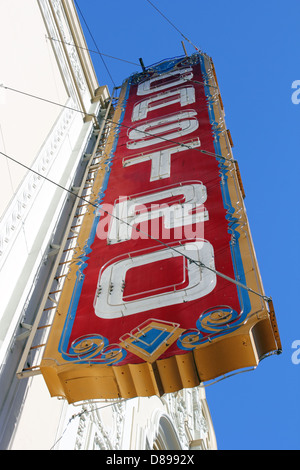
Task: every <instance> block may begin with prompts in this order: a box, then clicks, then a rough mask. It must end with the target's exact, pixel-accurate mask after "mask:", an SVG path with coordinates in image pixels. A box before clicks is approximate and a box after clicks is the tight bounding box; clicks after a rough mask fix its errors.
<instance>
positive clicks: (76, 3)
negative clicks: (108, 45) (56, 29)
mask: <svg viewBox="0 0 300 470" xmlns="http://www.w3.org/2000/svg"><path fill="white" fill-rule="evenodd" d="M74 3H75V5H76V7H77V9H78V11H79V13H80V15H81V16H82V19H83V22H84V24H85V26H86V28H87V30H88V32H89V34H90V36H91V38H92V41H93V43H94V44H95V46H96V49H97V51H98V53H99V55H100V57H101V60H102V62H103V65H104V67H105V69H106V71H107V73H108V75H109V77H110V79H111V81H112V83H113V85H114V86H116V84H115V82H114V79H113V77H112V75H111V73H110V71H109V69H108V67H107V65H106V63H105V60H104V59H103V57H102V54H101V52H100V51H99V48H98V45H97V43H96V40H95V38H94V36H93V34H92V32H91V30H90V28H89V26H88V24H87V21H86V19H85V17H84V15H83V13H82V11H81V9H80V7H79V5H78V2H77V1H76V0H74Z"/></svg>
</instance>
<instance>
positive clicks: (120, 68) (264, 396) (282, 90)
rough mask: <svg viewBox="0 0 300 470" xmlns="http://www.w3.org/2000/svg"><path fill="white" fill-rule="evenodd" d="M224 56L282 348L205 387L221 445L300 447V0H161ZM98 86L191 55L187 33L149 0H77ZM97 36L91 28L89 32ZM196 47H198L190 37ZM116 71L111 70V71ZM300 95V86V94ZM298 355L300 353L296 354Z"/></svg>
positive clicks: (227, 96) (218, 61)
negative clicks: (298, 346) (298, 85)
mask: <svg viewBox="0 0 300 470" xmlns="http://www.w3.org/2000/svg"><path fill="white" fill-rule="evenodd" d="M152 3H153V4H154V5H155V6H156V7H157V8H159V10H160V11H161V12H162V13H163V14H164V15H165V16H166V17H167V18H168V19H169V20H170V21H171V22H172V23H173V25H174V26H176V28H177V29H178V30H180V32H181V33H182V34H183V35H184V36H185V37H187V38H188V39H189V40H190V41H191V42H192V43H193V44H194V45H196V46H197V47H198V48H199V49H201V50H203V51H204V52H206V53H207V54H208V55H210V56H211V57H212V58H213V60H214V64H215V68H216V73H217V77H218V82H219V86H220V90H221V95H222V99H223V103H224V107H225V111H226V117H225V119H226V124H227V127H228V128H229V129H230V131H231V135H232V138H233V142H234V148H233V154H234V157H235V158H236V159H237V160H238V162H239V166H240V170H241V176H242V180H243V184H244V188H245V192H246V199H245V204H246V209H247V214H248V218H249V222H250V227H251V231H252V236H253V240H254V245H255V249H256V254H257V258H258V262H259V266H260V271H261V275H262V279H263V283H264V287H265V292H266V295H268V296H271V297H272V298H273V302H274V306H275V313H276V317H277V321H278V325H279V331H280V335H281V340H282V344H283V354H282V355H280V356H273V357H270V358H267V359H265V360H264V361H262V363H261V364H259V366H258V367H257V369H256V370H255V371H254V372H249V373H244V374H240V375H237V376H235V377H232V378H229V379H226V380H224V381H222V382H219V383H218V384H215V385H212V386H210V387H208V388H207V389H206V393H207V400H208V404H209V407H210V411H211V415H212V419H213V422H214V427H215V431H216V436H217V442H218V448H219V449H251V450H253V449H285V450H286V449H300V432H299V422H300V364H299V365H296V364H293V362H292V354H293V353H294V352H295V350H293V349H292V344H293V342H294V341H296V340H299V341H300V307H299V302H298V301H297V295H298V292H299V280H300V276H299V267H298V265H299V261H300V260H299V245H298V242H299V238H300V237H299V225H300V224H299V206H298V202H299V193H298V178H299V169H300V168H299V135H300V104H298V105H296V104H293V103H292V99H291V97H292V93H293V91H294V90H292V83H293V82H294V81H295V80H300V68H299V63H300V61H299V47H300V46H299V44H300V28H299V17H300V3H299V0H287V1H283V0H273V1H272V2H271V0H264V1H263V2H262V1H261V0H260V1H258V0H252V1H251V2H241V1H240V0H230V1H229V2H224V1H223V0H215V1H214V2H207V1H206V2H204V1H201V0H186V1H185V2H183V1H181V0H172V1H170V0H152ZM77 5H78V6H79V8H80V10H81V13H82V14H83V17H84V20H85V22H86V25H87V26H88V29H89V31H88V29H87V27H86V25H85V24H84V21H83V17H82V16H81V13H80V12H79V17H80V19H81V21H82V23H83V30H84V32H85V35H86V39H87V41H88V45H89V47H90V49H93V50H96V46H97V48H98V50H99V51H101V52H102V53H104V54H107V55H111V56H114V57H118V58H121V59H124V60H127V61H129V62H133V63H136V64H137V65H133V64H128V63H126V62H123V61H120V60H115V59H112V58H108V57H106V56H102V59H103V60H104V62H105V65H104V63H103V60H102V59H101V57H100V56H99V55H98V54H95V53H91V57H92V59H93V63H94V66H95V70H96V72H97V76H98V80H99V83H100V84H101V85H102V84H107V85H108V86H109V89H110V90H112V85H113V82H114V83H115V84H116V85H117V86H118V85H121V83H122V82H123V80H124V79H125V78H127V76H129V75H131V74H132V73H133V72H136V71H140V70H141V68H140V66H139V65H138V64H139V58H140V57H141V58H143V61H144V64H145V65H146V66H149V65H151V64H153V63H155V62H158V61H161V60H163V59H167V58H170V57H175V56H180V55H183V48H182V45H181V41H182V40H184V38H183V37H182V36H181V34H180V33H179V32H178V31H177V30H176V29H175V27H174V26H172V25H170V23H169V22H167V21H166V19H165V18H163V17H162V16H161V15H160V14H159V13H158V12H157V11H156V10H155V9H154V8H153V6H151V5H150V4H149V2H148V1H147V0H128V1H127V2H124V0H115V1H114V2H113V3H111V2H104V1H100V0H85V1H83V0H77ZM90 33H92V36H91V35H90ZM184 43H185V46H186V49H187V52H188V54H191V53H193V52H194V48H193V47H192V46H191V44H190V43H189V42H187V41H186V40H184ZM108 71H109V73H108ZM299 96H300V95H299ZM298 358H300V354H299V355H298Z"/></svg>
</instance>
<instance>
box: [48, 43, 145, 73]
mask: <svg viewBox="0 0 300 470" xmlns="http://www.w3.org/2000/svg"><path fill="white" fill-rule="evenodd" d="M46 38H47V39H51V41H56V42H60V43H62V44H66V45H68V46H74V47H76V48H77V49H82V50H84V51H88V52H93V53H94V54H99V55H100V56H103V55H104V56H105V57H109V58H110V59H115V60H119V61H121V62H126V63H127V64H131V65H137V66H139V65H140V64H138V63H136V62H130V61H129V60H126V59H121V58H120V57H115V56H112V55H109V54H104V52H98V51H93V50H92V49H88V48H87V47H83V46H78V45H77V44H73V43H72V42H67V41H62V40H61V39H57V38H53V37H51V36H46Z"/></svg>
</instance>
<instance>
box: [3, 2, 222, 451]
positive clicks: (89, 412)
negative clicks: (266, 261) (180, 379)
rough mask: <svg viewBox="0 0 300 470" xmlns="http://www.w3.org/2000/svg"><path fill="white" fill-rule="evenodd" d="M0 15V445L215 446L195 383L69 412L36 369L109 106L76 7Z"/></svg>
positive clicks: (47, 6) (11, 5)
mask: <svg viewBox="0 0 300 470" xmlns="http://www.w3.org/2000/svg"><path fill="white" fill-rule="evenodd" d="M0 13H1V15H0V18H1V19H0V23H1V28H0V35H1V42H2V44H5V45H6V47H5V48H2V50H1V53H0V54H1V65H2V67H1V68H2V71H3V73H2V78H1V80H2V83H1V84H0V85H1V86H0V151H1V154H0V158H1V173H0V179H1V185H0V191H1V197H0V217H1V219H0V290H1V311H0V361H1V362H0V367H1V369H0V390H1V394H0V448H1V449H24V450H25V449H26V450H27V449H57V450H58V449H110V450H117V449H157V450H159V449H193V450H194V449H195V450H196V449H215V448H216V439H215V435H214V430H213V425H212V421H211V418H210V414H209V410H208V407H207V402H206V399H205V392H204V388H202V387H201V386H200V387H195V388H191V389H184V390H182V391H180V392H177V393H176V394H166V395H164V396H162V397H161V398H159V397H157V396H154V397H151V398H134V399H130V400H111V401H109V400H102V401H101V400H100V401H95V400H93V401H87V402H84V403H80V404H78V405H69V404H67V403H66V402H65V401H64V400H59V399H56V398H51V397H50V395H49V392H48V390H47V388H46V385H45V383H44V380H43V377H42V376H41V375H40V374H39V373H38V368H37V366H36V364H37V363H38V362H39V360H40V348H39V346H40V344H39V343H41V344H42V343H43V341H44V337H45V334H46V332H47V331H48V329H49V326H48V325H51V321H52V314H53V311H54V308H55V305H56V304H57V300H58V298H59V295H60V294H59V293H60V290H61V284H62V283H63V280H64V277H65V276H66V272H65V271H64V268H65V265H67V263H68V259H67V256H68V251H67V250H69V249H70V250H71V249H74V246H72V240H71V239H72V237H71V236H70V233H74V234H75V235H76V228H74V227H75V226H74V224H73V220H74V219H75V220H76V219H78V220H79V219H80V216H81V215H82V214H83V212H82V211H83V210H84V209H83V206H84V204H82V198H84V197H87V195H88V194H89V188H90V185H89V183H90V181H92V179H93V175H94V171H95V168H96V167H97V165H98V166H99V165H101V158H102V154H101V152H102V149H103V143H104V141H105V139H106V136H107V132H108V131H109V129H108V127H107V125H106V123H107V118H108V117H109V116H110V115H111V114H110V113H111V112H112V109H113V104H114V102H113V97H110V95H109V92H108V89H107V87H106V86H105V85H103V84H100V85H99V83H98V79H97V77H96V74H95V71H94V68H93V64H92V62H91V59H90V56H89V53H88V51H87V45H86V42H85V38H84V35H83V32H82V29H81V26H80V22H79V19H78V16H77V13H76V9H75V6H74V3H73V1H72V0H28V1H27V2H20V1H19V0H11V1H10V2H5V4H4V3H2V5H1V6H0ZM72 224H73V225H72ZM72 231H73V232H72ZM69 247H70V248H69ZM59 269H60V271H59V273H60V275H59V276H58V274H57V273H58V270H59ZM30 338H34V341H33V340H31V341H28V339H30ZM37 340H39V341H38V342H35V341H37Z"/></svg>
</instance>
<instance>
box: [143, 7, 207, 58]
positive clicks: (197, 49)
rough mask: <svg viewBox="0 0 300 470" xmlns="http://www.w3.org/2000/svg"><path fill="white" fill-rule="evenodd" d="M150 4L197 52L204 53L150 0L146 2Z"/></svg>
mask: <svg viewBox="0 0 300 470" xmlns="http://www.w3.org/2000/svg"><path fill="white" fill-rule="evenodd" d="M146 1H147V2H148V3H150V5H151V6H152V7H153V8H155V10H156V11H157V12H158V13H159V14H160V15H161V16H162V17H163V18H164V19H165V20H166V21H167V22H168V23H170V25H171V26H172V27H173V28H174V29H176V31H177V32H178V33H179V34H180V35H181V36H182V37H183V38H184V39H185V40H186V41H188V42H189V43H190V44H191V45H192V46H193V47H194V48H195V49H196V51H198V52H201V53H202V54H203V51H201V50H200V49H199V48H198V47H196V46H195V45H194V44H193V43H192V42H191V41H190V40H189V39H188V38H187V37H186V36H185V35H184V34H183V33H182V32H181V31H180V30H179V29H178V28H177V27H176V26H175V25H174V23H172V22H171V21H170V20H169V19H168V18H167V17H166V15H164V14H163V13H162V12H161V11H160V10H159V9H158V8H157V7H156V6H155V5H154V4H153V3H152V2H150V0H146Z"/></svg>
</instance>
